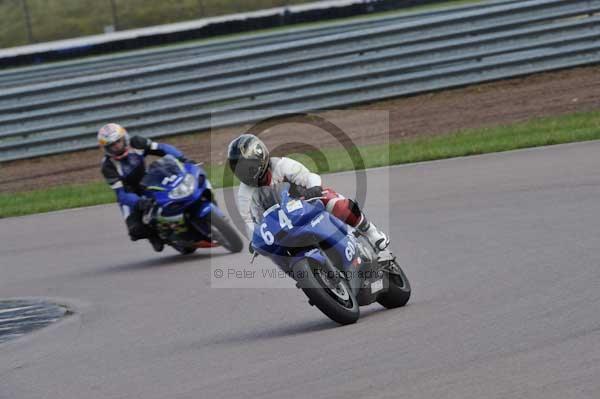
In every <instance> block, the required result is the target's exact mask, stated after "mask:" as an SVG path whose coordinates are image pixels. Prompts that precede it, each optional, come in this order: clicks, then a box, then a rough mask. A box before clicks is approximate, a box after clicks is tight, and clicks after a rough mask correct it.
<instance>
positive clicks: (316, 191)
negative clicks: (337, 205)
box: [304, 186, 323, 200]
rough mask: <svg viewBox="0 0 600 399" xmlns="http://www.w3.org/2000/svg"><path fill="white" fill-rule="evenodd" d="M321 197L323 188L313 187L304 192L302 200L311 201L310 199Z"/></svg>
mask: <svg viewBox="0 0 600 399" xmlns="http://www.w3.org/2000/svg"><path fill="white" fill-rule="evenodd" d="M322 196H323V187H321V186H314V187H310V188H307V189H306V191H304V199H307V200H309V199H311V198H321V197H322Z"/></svg>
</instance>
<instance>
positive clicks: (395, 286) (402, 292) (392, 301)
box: [377, 260, 411, 309]
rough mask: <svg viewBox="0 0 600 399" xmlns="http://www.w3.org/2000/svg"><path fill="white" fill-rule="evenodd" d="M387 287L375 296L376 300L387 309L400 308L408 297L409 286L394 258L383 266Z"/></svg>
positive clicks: (409, 292)
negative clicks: (383, 291) (386, 277)
mask: <svg viewBox="0 0 600 399" xmlns="http://www.w3.org/2000/svg"><path fill="white" fill-rule="evenodd" d="M384 270H385V273H387V276H388V281H389V288H388V290H387V291H386V292H385V293H383V294H381V295H380V296H379V297H378V298H377V302H379V304H380V305H381V306H383V307H385V308H387V309H394V308H400V307H402V306H404V305H406V303H407V302H408V300H409V299H410V294H411V288H410V282H409V281H408V277H406V274H405V273H404V271H403V270H402V268H401V267H400V265H398V264H397V263H396V261H395V260H392V261H390V262H389V264H388V265H386V267H385V269H384Z"/></svg>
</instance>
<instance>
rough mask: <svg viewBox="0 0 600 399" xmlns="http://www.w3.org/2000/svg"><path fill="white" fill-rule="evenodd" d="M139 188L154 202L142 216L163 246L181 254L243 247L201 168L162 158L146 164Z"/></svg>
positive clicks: (170, 156)
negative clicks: (170, 247)
mask: <svg viewBox="0 0 600 399" xmlns="http://www.w3.org/2000/svg"><path fill="white" fill-rule="evenodd" d="M140 185H141V186H142V188H143V190H144V196H145V197H147V198H151V199H153V201H154V206H152V207H150V209H148V210H147V211H146V212H145V213H144V216H143V221H144V223H146V224H148V225H149V226H151V227H152V228H153V229H154V230H155V231H156V232H157V234H158V236H159V237H160V238H161V239H162V240H163V241H164V242H165V244H167V245H170V246H172V247H173V248H174V249H176V250H177V251H179V252H180V253H182V254H190V253H193V252H195V251H196V249H198V248H208V247H216V246H223V247H224V248H226V249H227V250H229V251H231V252H240V251H241V250H242V249H243V247H244V245H243V242H242V239H241V237H240V236H239V234H238V233H237V232H236V230H235V228H234V227H233V226H232V225H231V223H230V222H229V221H228V220H227V218H226V217H225V215H224V214H223V212H222V211H221V210H220V209H219V207H218V206H217V204H216V202H215V199H214V196H213V193H212V187H211V185H210V182H209V181H208V179H207V177H206V173H205V172H204V169H202V167H200V165H196V164H194V163H191V162H185V163H184V162H181V161H179V160H178V159H176V158H175V157H173V156H172V155H166V156H164V157H162V158H160V159H158V160H156V161H154V162H153V163H152V164H150V166H149V168H148V170H147V172H146V174H145V175H144V177H143V179H142V181H141V183H140Z"/></svg>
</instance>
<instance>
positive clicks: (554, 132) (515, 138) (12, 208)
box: [0, 111, 600, 218]
mask: <svg viewBox="0 0 600 399" xmlns="http://www.w3.org/2000/svg"><path fill="white" fill-rule="evenodd" d="M598 139H600V111H594V112H585V113H576V114H570V115H564V116H558V117H549V118H539V119H533V120H530V121H527V122H521V123H515V124H510V125H503V126H497V127H493V128H483V129H471V130H464V131H460V132H456V133H452V134H444V135H439V136H432V137H421V138H414V139H407V140H403V141H400V142H395V143H390V144H386V145H372V146H366V147H362V148H359V152H360V158H361V159H362V161H363V162H364V165H365V167H367V168H372V167H378V166H386V165H397V164H405V163H413V162H421V161H430V160H435V159H444V158H452V157H460V156H468V155H476V154H485V153H492V152H501V151H509V150H515V149H520V148H529V147H537V146H545V145H554V144H563V143H571V142H577V141H587V140H598ZM322 154H323V155H324V157H323V156H321V157H318V156H315V154H291V157H292V158H296V159H298V160H300V161H303V162H306V163H307V165H308V166H309V167H311V168H312V169H314V170H318V171H319V172H321V173H325V172H337V171H343V170H352V169H353V161H355V160H353V159H351V157H349V156H348V154H347V152H346V151H345V150H343V149H337V148H333V149H327V150H324V151H323V153H322ZM319 159H321V160H323V159H325V160H326V162H323V161H321V162H319ZM315 160H316V161H315ZM207 171H208V173H209V175H210V177H211V181H212V183H213V185H214V186H215V187H221V186H222V181H223V179H222V176H223V166H211V165H209V166H208V167H207ZM114 201H115V198H114V194H113V193H112V190H110V188H108V186H107V185H106V184H105V183H104V182H93V183H89V184H84V185H73V186H60V187H55V188H49V189H43V190H37V191H30V192H21V193H10V194H0V218H5V217H9V216H20V215H28V214H34V213H41V212H48V211H54V210H60V209H67V208H75V207H81V206H89V205H97V204H105V203H110V202H114Z"/></svg>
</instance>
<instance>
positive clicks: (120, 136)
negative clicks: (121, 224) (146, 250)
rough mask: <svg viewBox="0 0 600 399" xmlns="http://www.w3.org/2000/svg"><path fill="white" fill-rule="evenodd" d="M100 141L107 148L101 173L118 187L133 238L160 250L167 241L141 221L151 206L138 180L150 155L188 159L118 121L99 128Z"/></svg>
mask: <svg viewBox="0 0 600 399" xmlns="http://www.w3.org/2000/svg"><path fill="white" fill-rule="evenodd" d="M98 144H99V145H100V147H101V148H102V149H103V150H104V154H105V155H104V159H103V160H102V175H103V176H104V178H105V179H106V182H107V183H108V185H109V186H110V187H111V188H112V189H113V190H115V194H116V196H117V201H118V203H119V205H120V207H121V211H122V213H123V217H124V218H125V223H126V225H127V230H128V231H129V236H130V238H131V240H132V241H136V240H139V239H143V238H147V239H148V240H150V243H151V244H152V247H153V248H154V249H155V250H156V251H158V252H160V251H162V249H163V247H164V244H163V242H162V241H161V240H160V238H159V237H158V236H157V235H156V234H155V233H154V231H153V230H152V229H151V228H150V227H149V226H147V225H145V224H144V223H143V222H142V215H143V213H144V211H145V210H146V209H147V208H148V207H149V206H151V202H150V200H148V199H147V198H143V197H141V194H142V192H141V188H140V187H139V183H140V181H141V180H142V178H143V177H144V174H145V173H146V166H145V163H144V159H145V157H146V156H147V155H157V156H164V155H167V154H170V155H173V156H174V157H176V158H179V159H180V160H182V161H185V158H184V156H183V154H182V153H181V151H179V150H178V149H177V148H175V147H173V146H171V145H169V144H163V143H156V142H154V141H152V140H150V139H147V138H144V137H141V136H133V137H131V139H130V138H129V134H128V133H127V130H125V128H123V127H122V126H120V125H117V124H116V123H109V124H107V125H104V126H103V127H102V128H100V130H99V131H98Z"/></svg>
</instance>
